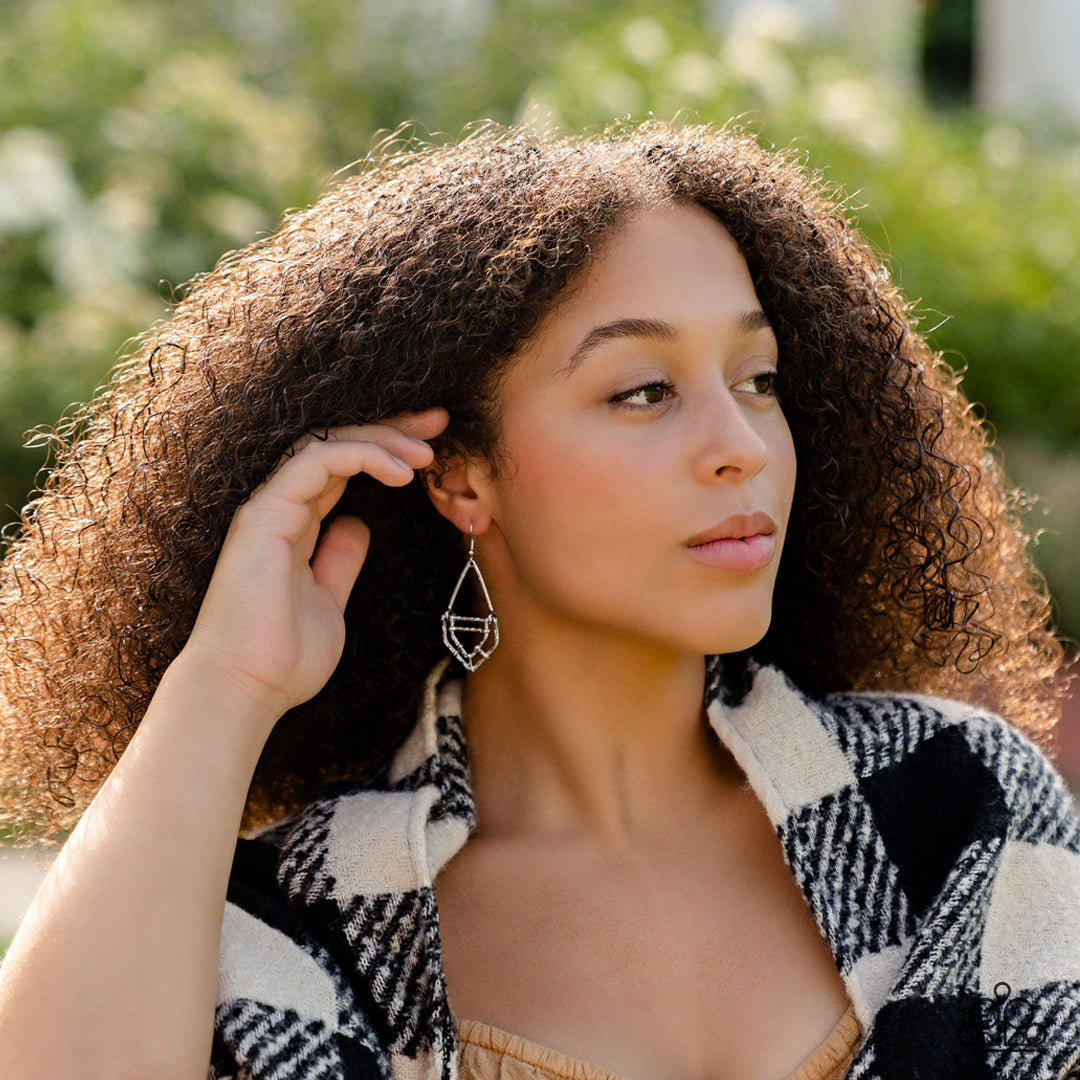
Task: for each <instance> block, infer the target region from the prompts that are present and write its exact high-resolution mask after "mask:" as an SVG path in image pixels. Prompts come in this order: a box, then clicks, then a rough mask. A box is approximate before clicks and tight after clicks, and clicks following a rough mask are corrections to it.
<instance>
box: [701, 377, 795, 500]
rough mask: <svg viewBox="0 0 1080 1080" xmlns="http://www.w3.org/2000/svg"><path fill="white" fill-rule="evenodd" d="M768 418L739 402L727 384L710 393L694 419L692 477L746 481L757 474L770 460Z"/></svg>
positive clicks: (706, 479)
mask: <svg viewBox="0 0 1080 1080" xmlns="http://www.w3.org/2000/svg"><path fill="white" fill-rule="evenodd" d="M769 419H771V418H770V417H768V416H767V415H766V414H765V413H762V412H760V411H759V410H757V409H755V408H754V407H753V406H748V405H743V404H740V402H739V401H738V400H737V398H736V395H735V394H734V392H732V391H731V390H730V389H728V388H727V387H726V386H725V387H724V388H723V389H722V390H721V391H718V392H716V393H714V394H712V395H710V400H709V401H707V402H703V407H702V409H701V415H700V416H699V417H697V418H696V427H697V432H696V438H697V441H698V447H697V449H696V453H695V459H694V473H695V478H696V479H699V480H701V481H703V482H705V483H710V482H715V481H716V480H717V479H718V478H723V479H724V480H741V481H746V480H749V479H751V478H752V477H754V476H756V475H757V474H758V473H760V472H761V471H762V470H763V469H764V468H765V466H766V465H767V464H768V463H769V443H768V439H767V438H766V431H767V427H768V421H769ZM774 422H775V421H774Z"/></svg>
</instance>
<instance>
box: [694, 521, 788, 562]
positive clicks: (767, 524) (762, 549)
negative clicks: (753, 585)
mask: <svg viewBox="0 0 1080 1080" xmlns="http://www.w3.org/2000/svg"><path fill="white" fill-rule="evenodd" d="M686 550H687V551H688V552H689V553H690V556H691V557H692V558H694V559H696V560H697V561H698V562H702V563H705V564H706V565H707V566H716V567H719V568H720V569H722V570H762V569H764V568H765V567H766V566H768V565H769V563H771V562H772V561H773V559H774V558H775V556H776V523H775V522H774V521H773V519H772V518H771V517H769V515H768V514H765V513H762V511H760V510H757V511H755V512H754V513H752V514H735V515H733V516H732V517H729V518H725V519H724V520H723V521H721V522H720V523H719V524H718V525H714V526H713V527H712V528H711V529H706V530H705V532H701V533H698V534H697V535H696V536H692V537H691V538H690V539H689V540H688V541H687V542H686Z"/></svg>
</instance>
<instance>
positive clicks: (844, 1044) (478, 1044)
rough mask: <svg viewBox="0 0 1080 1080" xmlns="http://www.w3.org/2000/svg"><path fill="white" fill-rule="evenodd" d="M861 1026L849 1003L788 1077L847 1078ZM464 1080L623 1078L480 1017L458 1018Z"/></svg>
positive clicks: (807, 1079) (460, 1072)
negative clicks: (813, 1049) (817, 1043)
mask: <svg viewBox="0 0 1080 1080" xmlns="http://www.w3.org/2000/svg"><path fill="white" fill-rule="evenodd" d="M861 1035H862V1029H861V1028H860V1026H859V1021H858V1020H857V1019H856V1017H855V1006H854V1005H851V1006H849V1007H848V1010H847V1012H846V1013H844V1015H843V1016H841V1017H840V1020H839V1022H838V1023H837V1025H836V1027H835V1028H833V1030H832V1033H831V1034H830V1035H829V1037H828V1038H827V1039H826V1040H825V1041H824V1042H823V1043H822V1044H821V1045H820V1046H819V1047H818V1048H817V1049H816V1050H815V1051H814V1052H813V1053H812V1054H811V1055H810V1056H809V1057H808V1058H807V1059H806V1060H805V1061H804V1062H803V1063H802V1064H801V1065H800V1066H799V1067H798V1068H797V1069H796V1070H795V1071H794V1072H793V1073H791V1074H790V1075H789V1076H786V1077H785V1078H784V1080H843V1078H844V1077H845V1076H846V1075H847V1071H848V1068H849V1066H850V1065H851V1062H852V1059H853V1058H854V1057H855V1051H856V1050H857V1049H858V1046H859V1038H860V1036H861ZM457 1037H458V1044H459V1051H460V1056H459V1058H458V1078H459V1080H621V1078H620V1077H618V1076H616V1075H615V1074H614V1073H609V1072H608V1071H607V1070H606V1069H602V1068H601V1067H600V1066H599V1065H593V1064H592V1063H591V1062H588V1061H578V1060H577V1059H576V1058H572V1057H567V1056H566V1055H565V1054H562V1053H560V1052H559V1051H558V1050H551V1049H549V1048H548V1047H546V1046H540V1045H538V1044H537V1043H534V1042H529V1040H528V1039H523V1038H522V1037H521V1036H520V1035H511V1034H510V1033H509V1032H507V1031H501V1030H500V1029H499V1028H495V1027H491V1025H489V1024H484V1023H481V1022H480V1021H479V1020H459V1021H458V1024H457Z"/></svg>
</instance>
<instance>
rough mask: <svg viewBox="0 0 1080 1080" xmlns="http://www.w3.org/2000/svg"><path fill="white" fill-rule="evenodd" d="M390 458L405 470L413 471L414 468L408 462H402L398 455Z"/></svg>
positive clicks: (392, 455)
mask: <svg viewBox="0 0 1080 1080" xmlns="http://www.w3.org/2000/svg"><path fill="white" fill-rule="evenodd" d="M390 458H391V460H393V461H396V462H397V463H398V464H399V465H400V466H401V467H402V468H403V469H408V470H409V472H412V471H413V467H412V466H411V465H410V464H409V463H408V462H407V461H402V460H401V458H399V457H398V456H397V454H391V455H390Z"/></svg>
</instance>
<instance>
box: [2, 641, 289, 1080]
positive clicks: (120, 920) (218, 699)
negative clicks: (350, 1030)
mask: <svg viewBox="0 0 1080 1080" xmlns="http://www.w3.org/2000/svg"><path fill="white" fill-rule="evenodd" d="M275 719H276V717H275V716H272V715H267V708H266V707H265V706H263V705H261V704H257V703H256V702H255V701H254V700H253V699H252V698H250V697H248V696H247V695H245V694H243V693H242V692H239V691H238V690H237V688H236V686H235V684H230V682H229V680H227V679H221V678H215V677H214V675H213V674H212V673H209V672H208V671H207V670H206V668H205V666H204V665H200V664H199V663H198V662H196V661H191V660H190V659H188V658H187V657H185V656H184V655H183V654H181V656H180V657H179V658H178V659H177V661H176V662H174V664H173V665H172V667H170V669H169V670H168V672H167V673H166V675H165V677H164V679H163V680H162V683H161V686H160V688H159V690H158V692H157V694H156V695H155V697H154V699H153V701H152V703H151V705H150V708H149V709H148V711H147V714H146V716H145V718H144V719H143V721H142V724H141V725H140V727H139V730H138V732H137V733H136V735H135V737H134V739H133V740H132V742H131V745H130V746H129V747H128V749H127V750H126V751H125V752H124V754H123V757H122V759H121V761H120V763H119V764H118V765H117V767H116V768H115V769H114V771H113V773H112V775H111V776H110V777H109V779H108V781H107V782H106V783H105V785H104V786H103V787H102V789H101V791H100V792H99V794H98V795H97V797H96V798H95V799H94V801H93V803H92V804H91V805H90V807H89V808H88V810H87V811H86V813H85V815H84V816H83V818H82V820H81V821H80V823H79V826H78V827H77V828H76V830H75V831H74V832H73V833H72V835H71V837H70V839H69V840H68V842H67V844H66V845H65V846H64V848H63V850H62V851H61V852H60V854H59V856H58V857H57V859H56V862H55V864H54V866H53V867H52V869H51V870H50V872H49V874H48V876H47V878H46V880H45V882H44V883H43V885H42V887H41V890H40V891H39V893H38V895H37V897H36V898H35V900H34V902H33V904H32V905H31V907H30V910H29V911H28V913H27V915H26V918H25V919H24V921H23V925H22V927H21V928H20V930H19V933H18V934H17V935H16V938H15V940H14V941H13V942H12V945H11V948H10V950H9V952H8V956H7V958H6V959H5V961H4V964H3V966H2V969H0V1080H37V1078H39V1077H40V1078H42V1080H45V1078H48V1080H55V1078H56V1077H64V1078H65V1080H77V1078H83V1077H85V1078H92V1077H93V1078H96V1077H103V1078H104V1077H109V1078H110V1080H126V1078H128V1077H131V1078H135V1077H140V1078H142V1077H146V1078H150V1077H153V1078H155V1080H170V1078H173V1077H177V1078H181V1077H182V1078H191V1080H195V1078H203V1077H205V1075H206V1070H207V1066H208V1062H209V1058H210V1044H211V1038H212V1032H213V1014H214V1001H215V992H216V987H217V962H218V948H219V942H220V935H221V920H222V912H223V910H224V903H225V892H226V887H227V883H228V876H229V868H230V865H231V861H232V857H233V852H234V848H235V844H236V837H237V833H238V830H239V825H240V819H241V815H242V812H243V808H244V802H245V799H246V796H247V791H248V786H249V784H250V781H251V777H252V774H253V772H254V769H255V764H256V762H257V760H258V756H259V753H260V751H261V750H262V747H263V744H264V743H265V740H266V737H267V736H268V734H269V732H270V730H271V728H272V726H273V722H274V720H275Z"/></svg>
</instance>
